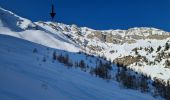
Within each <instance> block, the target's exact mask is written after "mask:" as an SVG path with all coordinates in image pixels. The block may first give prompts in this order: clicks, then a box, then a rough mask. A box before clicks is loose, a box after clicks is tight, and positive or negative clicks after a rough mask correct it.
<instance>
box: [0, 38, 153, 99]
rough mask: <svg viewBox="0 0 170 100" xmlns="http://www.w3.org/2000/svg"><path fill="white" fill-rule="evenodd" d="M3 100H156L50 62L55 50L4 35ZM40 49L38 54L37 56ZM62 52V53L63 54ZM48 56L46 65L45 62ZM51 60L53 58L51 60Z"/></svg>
mask: <svg viewBox="0 0 170 100" xmlns="http://www.w3.org/2000/svg"><path fill="white" fill-rule="evenodd" d="M0 46H1V48H0V55H1V56H0V79H1V81H0V99H1V100H35V99H36V100H56V99H59V100H154V99H155V98H153V97H152V96H150V95H148V94H142V93H139V92H137V91H133V90H126V89H121V88H119V85H118V83H116V82H114V81H113V82H109V83H108V82H106V81H104V80H102V79H100V78H96V77H92V76H91V75H89V74H88V73H86V72H82V71H80V70H78V69H68V68H67V67H66V66H64V65H63V64H61V63H58V62H52V59H50V56H51V53H52V52H53V50H54V49H47V47H45V46H42V45H38V44H35V43H32V42H28V41H25V40H22V39H19V38H14V37H11V36H6V35H0ZM34 48H37V50H38V53H33V49H34ZM59 51H60V50H59ZM59 51H58V52H59ZM44 56H46V57H47V60H46V62H42V59H43V57H44ZM48 57H49V58H48Z"/></svg>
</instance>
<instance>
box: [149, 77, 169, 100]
mask: <svg viewBox="0 0 170 100" xmlns="http://www.w3.org/2000/svg"><path fill="white" fill-rule="evenodd" d="M152 85H153V86H154V96H161V97H164V98H165V99H167V100H170V81H167V82H165V81H163V80H160V79H157V78H154V82H153V84H152Z"/></svg>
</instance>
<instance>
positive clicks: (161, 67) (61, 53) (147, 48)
mask: <svg viewBox="0 0 170 100" xmlns="http://www.w3.org/2000/svg"><path fill="white" fill-rule="evenodd" d="M169 40H170V33H169V32H165V31H163V30H160V29H155V28H146V27H141V28H131V29H128V30H94V29H90V28H87V27H78V26H76V25H66V24H62V23H56V22H42V21H39V22H32V21H30V20H28V19H25V18H22V17H20V16H18V15H16V14H14V13H12V12H10V11H8V10H5V9H3V8H0V71H1V73H0V77H1V79H2V80H3V81H0V99H1V98H2V99H5V100H7V99H9V100H13V99H16V100H20V99H21V100H23V99H26V100H27V99H31V100H32V99H38V100H39V99H42V100H47V99H50V100H53V99H54V100H56V98H57V99H60V100H70V99H71V100H75V99H76V100H96V99H99V100H140V99H141V100H153V99H162V98H153V97H152V96H151V95H149V94H142V93H140V92H139V91H138V90H136V91H134V90H127V89H121V88H120V87H119V85H118V83H117V82H116V81H115V80H116V79H117V80H118V81H119V82H120V81H121V80H120V79H121V77H118V78H117V75H119V74H120V73H121V72H122V71H121V72H120V73H119V72H117V70H118V69H119V67H117V64H118V65H122V66H125V67H127V68H128V70H130V71H129V72H130V75H134V76H133V77H135V78H139V79H138V80H139V82H136V83H138V84H139V85H138V86H139V87H137V86H136V88H135V89H139V88H140V89H141V87H142V91H145V92H146V89H145V88H143V87H145V85H143V83H142V80H143V79H145V78H144V77H143V76H142V75H146V76H147V77H149V76H151V80H145V81H143V82H146V83H149V85H148V86H147V88H149V90H148V89H147V91H149V92H150V94H151V93H152V94H154V95H155V96H159V95H158V93H159V92H160V91H157V90H155V88H157V87H156V86H157V85H156V86H155V87H154V85H153V86H152V85H151V84H152V83H154V82H153V81H154V80H155V79H159V80H161V82H164V81H165V82H167V83H168V80H169V79H170V61H169V60H170V49H169V47H170V46H169ZM111 62H113V64H112V63H111ZM100 65H102V66H104V67H101V66H100ZM72 67H74V68H77V67H78V68H77V69H74V68H72ZM70 68H71V69H70ZM123 69H124V67H123V68H122V70H123ZM103 71H104V72H103ZM88 72H89V73H90V74H91V75H90V74H89V73H88ZM129 72H127V73H129ZM135 72H136V74H135ZM117 73H118V74H117ZM137 73H139V74H137ZM95 76H99V77H100V78H103V79H106V80H109V81H111V82H106V81H104V80H102V79H100V78H96V77H95ZM120 76H121V75H120ZM127 76H128V75H127ZM129 77H131V76H128V78H129ZM140 83H141V85H140ZM128 86H129V84H128ZM168 88H169V87H168ZM168 88H166V89H168ZM155 91H156V93H155ZM153 92H154V93H153ZM157 92H158V93H157ZM166 93H169V91H168V90H166ZM161 96H162V95H161ZM166 96H167V94H166Z"/></svg>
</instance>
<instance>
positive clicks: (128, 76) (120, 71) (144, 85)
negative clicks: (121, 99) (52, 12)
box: [35, 50, 170, 100]
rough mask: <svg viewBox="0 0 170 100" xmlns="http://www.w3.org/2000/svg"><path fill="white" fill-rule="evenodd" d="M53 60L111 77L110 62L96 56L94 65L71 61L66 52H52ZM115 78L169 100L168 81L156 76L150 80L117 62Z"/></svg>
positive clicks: (104, 77)
mask: <svg viewBox="0 0 170 100" xmlns="http://www.w3.org/2000/svg"><path fill="white" fill-rule="evenodd" d="M35 51H36V50H35ZM158 51H159V50H158ZM53 60H57V61H59V62H60V63H63V64H65V65H66V66H68V67H69V66H70V67H73V66H74V67H75V68H77V67H78V68H80V69H82V70H83V71H87V70H88V69H90V70H89V72H90V74H92V75H95V76H97V77H100V78H103V79H107V80H110V79H111V78H112V75H111V71H112V63H111V62H109V61H106V60H103V59H99V58H97V59H96V67H89V65H88V64H87V63H86V62H85V61H84V60H79V61H74V62H73V61H72V60H71V59H70V57H69V55H68V54H67V53H66V54H62V53H61V54H56V52H53ZM116 80H117V81H118V82H119V83H120V84H121V85H122V86H123V87H125V88H130V89H138V90H140V91H141V92H149V91H150V92H152V93H153V95H154V96H161V97H164V98H165V99H167V100H170V81H168V82H167V83H166V82H164V81H162V80H159V79H156V78H155V79H154V80H153V81H152V80H151V78H150V77H149V76H146V75H143V74H142V73H138V72H134V71H133V70H132V69H130V68H127V66H125V65H122V64H119V63H118V64H117V73H116ZM150 87H151V88H153V89H154V91H151V88H150Z"/></svg>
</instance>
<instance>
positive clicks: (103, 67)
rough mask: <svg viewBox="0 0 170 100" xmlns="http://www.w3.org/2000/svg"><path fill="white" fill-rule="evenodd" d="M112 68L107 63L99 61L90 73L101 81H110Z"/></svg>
mask: <svg viewBox="0 0 170 100" xmlns="http://www.w3.org/2000/svg"><path fill="white" fill-rule="evenodd" d="M111 70H112V66H111V63H109V62H102V61H101V60H100V61H99V64H97V65H96V67H95V68H91V70H90V73H91V74H95V75H96V76H98V77H100V78H103V79H111Z"/></svg>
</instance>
